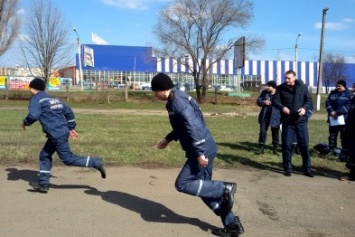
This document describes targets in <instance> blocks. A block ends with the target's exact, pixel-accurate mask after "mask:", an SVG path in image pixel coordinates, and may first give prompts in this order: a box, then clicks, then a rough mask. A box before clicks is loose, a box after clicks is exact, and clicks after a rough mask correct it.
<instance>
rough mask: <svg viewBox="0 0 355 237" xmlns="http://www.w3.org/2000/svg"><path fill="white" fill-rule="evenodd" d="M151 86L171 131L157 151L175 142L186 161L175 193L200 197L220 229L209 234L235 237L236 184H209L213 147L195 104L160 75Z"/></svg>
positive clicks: (240, 229) (240, 230)
mask: <svg viewBox="0 0 355 237" xmlns="http://www.w3.org/2000/svg"><path fill="white" fill-rule="evenodd" d="M151 85H152V90H153V91H154V94H155V96H156V97H157V98H158V99H160V100H163V101H167V103H166V109H167V111H168V113H169V120H170V124H171V126H172V131H171V132H170V133H169V134H168V135H167V136H166V137H165V138H163V139H162V140H161V141H160V142H159V143H158V145H157V148H158V149H164V148H166V147H167V146H168V144H169V143H170V142H171V141H173V140H174V141H177V140H179V142H180V144H181V147H182V149H183V150H184V151H185V156H186V158H187V160H186V162H185V165H184V166H183V168H182V169H181V171H180V174H179V175H178V177H177V179H176V181H175V188H176V190H178V191H179V192H183V193H186V194H190V195H193V196H197V197H200V198H201V199H202V201H203V202H204V203H205V204H206V205H207V206H208V207H209V208H210V209H211V210H212V211H213V212H214V213H215V214H216V215H217V216H220V217H221V220H222V223H223V226H224V228H217V229H215V230H213V234H215V235H217V236H239V235H240V234H242V233H243V232H244V229H243V226H242V224H241V223H240V220H239V217H238V216H235V215H234V214H233V212H232V211H231V210H232V207H233V203H234V193H235V191H236V184H235V183H227V182H223V181H215V180H212V169H213V160H214V158H215V156H216V153H217V145H216V142H215V140H214V138H213V137H212V135H211V133H210V131H209V130H208V128H207V126H206V123H205V120H204V118H203V115H202V112H201V110H200V108H199V106H198V104H197V103H196V101H195V100H194V99H193V98H191V96H189V95H188V94H186V93H185V92H182V91H180V90H178V89H176V88H175V87H174V84H173V82H172V80H171V79H170V77H169V76H168V75H166V74H164V73H159V74H157V75H156V76H154V78H153V79H152V81H151Z"/></svg>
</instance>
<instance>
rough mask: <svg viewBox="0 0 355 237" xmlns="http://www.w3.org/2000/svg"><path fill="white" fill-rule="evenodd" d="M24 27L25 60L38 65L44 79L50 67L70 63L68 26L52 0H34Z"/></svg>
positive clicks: (50, 69)
mask: <svg viewBox="0 0 355 237" xmlns="http://www.w3.org/2000/svg"><path fill="white" fill-rule="evenodd" d="M24 30H25V34H24V37H23V40H22V41H21V42H20V45H21V48H22V52H23V53H24V56H25V57H26V61H27V62H28V64H30V65H31V66H35V67H39V68H41V69H42V71H43V76H44V77H45V78H46V79H48V78H49V77H50V76H51V74H52V71H53V69H55V68H59V67H64V66H68V65H69V63H70V61H71V58H70V55H71V53H70V51H71V50H72V49H73V46H74V45H73V44H71V43H69V42H70V41H69V40H68V34H69V27H68V25H67V24H66V23H65V20H64V18H63V17H62V14H61V12H60V10H59V9H58V8H57V7H56V6H55V5H54V4H53V2H52V0H34V1H33V5H32V6H31V9H30V10H29V11H28V14H27V16H26V22H25V24H24Z"/></svg>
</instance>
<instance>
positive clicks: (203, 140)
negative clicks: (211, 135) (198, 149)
mask: <svg viewBox="0 0 355 237" xmlns="http://www.w3.org/2000/svg"><path fill="white" fill-rule="evenodd" d="M205 141H206V139H202V140H200V141H197V142H194V143H192V145H200V144H201V143H204V142H205Z"/></svg>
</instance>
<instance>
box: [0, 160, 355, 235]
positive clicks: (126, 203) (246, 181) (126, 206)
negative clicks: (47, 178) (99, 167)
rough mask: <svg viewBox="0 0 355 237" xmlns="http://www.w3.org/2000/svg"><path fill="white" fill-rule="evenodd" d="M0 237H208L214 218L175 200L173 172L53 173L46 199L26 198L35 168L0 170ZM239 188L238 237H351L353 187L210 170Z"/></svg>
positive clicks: (196, 203)
mask: <svg viewBox="0 0 355 237" xmlns="http://www.w3.org/2000/svg"><path fill="white" fill-rule="evenodd" d="M0 170H1V171H0V176H1V177H0V186H1V189H0V196H1V203H0V208H1V215H0V230H1V231H0V236H6V237H7V236H26V237H42V236H43V237H44V236H93V237H98V236H107V237H111V236H133V237H136V236H147V237H152V236H163V237H166V236H169V237H170V236H171V237H172V236H182V237H190V236H212V234H211V233H210V229H211V228H213V226H220V221H219V218H218V217H216V216H214V214H213V213H212V212H211V211H210V210H209V209H208V208H207V207H206V206H205V205H204V204H203V203H202V201H201V200H200V199H199V198H197V197H194V196H188V195H185V194H181V193H178V192H177V191H176V190H175V189H174V180H175V177H176V176H177V174H178V172H179V169H175V168H174V169H142V168H137V167H128V166H124V167H109V168H108V169H107V173H108V176H107V179H105V180H103V179H101V178H100V175H99V173H98V172H96V171H93V170H88V169H82V168H71V167H63V166H56V167H54V168H53V171H52V175H53V176H54V177H53V178H52V179H51V182H52V186H51V189H50V191H49V193H48V194H40V193H34V192H31V190H30V189H29V186H28V182H29V181H32V180H36V175H37V167H33V166H17V167H4V166H2V167H0ZM214 178H215V179H218V180H228V181H236V182H237V183H238V188H237V193H236V203H235V205H234V211H235V212H237V213H238V215H239V216H240V218H241V220H242V222H243V225H244V227H245V231H246V232H245V234H244V235H242V236H244V237H264V236H266V237H269V236H270V237H284V236H287V237H302V236H305V237H327V236H336V237H345V236H349V237H350V236H354V233H355V226H354V222H355V198H354V196H355V186H354V185H355V183H352V182H348V181H339V180H337V179H332V178H327V177H321V176H316V177H315V178H313V179H312V178H308V177H305V176H303V175H298V174H293V175H292V177H285V176H283V175H282V174H280V173H277V172H272V171H244V170H223V169H219V170H215V172H214Z"/></svg>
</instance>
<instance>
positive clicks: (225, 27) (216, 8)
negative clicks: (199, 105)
mask: <svg viewBox="0 0 355 237" xmlns="http://www.w3.org/2000/svg"><path fill="white" fill-rule="evenodd" d="M252 10H253V2H252V1H251V0H175V1H173V3H172V4H171V5H169V6H168V7H166V8H163V9H162V10H161V11H160V15H159V18H158V23H157V24H156V26H155V28H154V33H155V35H156V37H157V38H158V40H159V41H160V43H161V45H162V47H160V48H159V49H156V51H157V52H159V53H160V55H161V56H165V57H177V58H179V57H183V56H184V55H189V58H191V59H192V60H193V62H194V66H190V67H189V70H190V72H191V74H192V75H193V76H194V79H195V84H196V85H197V88H196V91H197V97H198V98H197V99H198V100H199V102H202V100H204V97H205V93H206V89H207V71H208V70H209V69H210V68H211V67H212V66H213V64H214V63H215V62H217V61H218V60H220V59H222V58H224V57H225V56H226V54H228V52H229V51H230V49H231V48H232V47H233V45H234V44H235V41H236V40H237V39H238V38H239V37H240V36H238V35H240V34H237V33H236V34H235V37H232V38H226V35H227V33H229V32H231V31H234V30H235V29H236V28H242V29H244V28H245V27H247V25H248V24H249V22H250V20H251V19H252V17H253V13H252ZM262 45H263V40H262V39H257V38H255V39H253V40H251V41H249V44H248V48H250V49H253V48H260V47H262ZM199 59H201V60H199ZM208 59H212V60H214V61H213V62H212V63H210V64H209V65H208V66H207V60H208ZM186 66H188V65H186ZM200 73H201V75H202V78H200ZM200 88H202V94H201V92H200Z"/></svg>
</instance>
